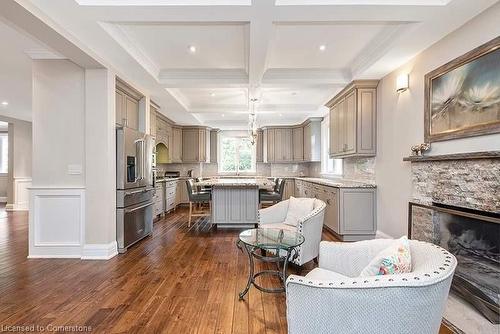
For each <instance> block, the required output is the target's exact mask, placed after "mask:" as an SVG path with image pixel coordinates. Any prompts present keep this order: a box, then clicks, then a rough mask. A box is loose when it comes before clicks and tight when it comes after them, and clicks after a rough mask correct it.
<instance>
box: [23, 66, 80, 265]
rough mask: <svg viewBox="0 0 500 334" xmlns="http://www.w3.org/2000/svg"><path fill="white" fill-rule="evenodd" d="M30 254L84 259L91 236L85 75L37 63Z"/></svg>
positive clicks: (31, 255) (70, 69) (35, 69)
mask: <svg viewBox="0 0 500 334" xmlns="http://www.w3.org/2000/svg"><path fill="white" fill-rule="evenodd" d="M32 103H33V122H32V124H33V159H32V164H33V168H32V188H31V189H30V214H29V257H81V252H82V247H83V243H84V240H85V237H84V226H85V169H84V162H85V129H84V123H85V73H84V70H83V69H82V68H81V67H79V66H77V65H75V64H74V63H72V62H71V61H68V60H34V61H33V101H32Z"/></svg>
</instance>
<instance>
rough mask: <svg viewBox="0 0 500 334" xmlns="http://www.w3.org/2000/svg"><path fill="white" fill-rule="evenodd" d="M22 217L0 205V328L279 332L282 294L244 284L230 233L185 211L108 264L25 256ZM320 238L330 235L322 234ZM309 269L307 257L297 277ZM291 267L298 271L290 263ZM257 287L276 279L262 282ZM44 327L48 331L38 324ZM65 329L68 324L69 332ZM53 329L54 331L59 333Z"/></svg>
mask: <svg viewBox="0 0 500 334" xmlns="http://www.w3.org/2000/svg"><path fill="white" fill-rule="evenodd" d="M27 221H28V215H27V213H21V212H16V213H5V211H1V210H0V326H3V328H6V326H11V325H18V326H19V325H24V326H30V325H34V326H36V325H39V326H49V325H51V326H62V325H66V326H90V327H91V329H92V332H93V333H125V332H127V333H286V312H285V296H284V294H267V293H262V292H260V291H258V290H256V289H255V288H253V287H252V288H251V289H250V292H249V293H248V294H247V296H246V297H245V300H244V301H239V300H238V292H239V291H240V290H242V289H243V287H244V286H245V284H246V279H247V257H246V255H245V254H243V253H241V252H240V251H239V250H238V249H237V247H236V246H235V242H236V240H237V235H238V231H236V230H222V229H219V230H217V229H214V228H211V227H210V225H209V224H208V223H207V221H206V219H200V220H198V222H197V223H196V224H195V225H194V226H191V228H188V227H187V211H186V210H185V209H181V210H178V211H177V212H175V213H173V214H170V215H168V216H167V217H165V218H163V219H162V220H160V221H158V222H156V223H155V225H154V231H153V236H152V237H150V238H147V239H145V240H144V241H142V242H140V243H139V244H137V245H136V246H134V247H132V248H131V249H129V251H128V252H127V253H126V254H124V255H119V256H116V257H115V258H113V259H111V260H109V261H81V260H70V259H27V258H26V256H27V248H28V241H27V236H28V231H27ZM323 238H324V239H325V240H333V239H334V237H333V235H331V234H330V233H327V232H325V233H324V234H323ZM313 267H314V263H313V262H312V261H311V263H309V264H308V265H306V268H305V269H304V270H303V274H305V273H306V272H307V271H308V270H310V269H311V268H313ZM292 270H293V271H297V268H292ZM261 282H262V284H265V285H271V284H273V283H274V284H276V282H275V281H272V279H271V278H265V279H264V280H263V281H261ZM46 328H47V327H46ZM73 329H74V328H73ZM60 332H62V330H60Z"/></svg>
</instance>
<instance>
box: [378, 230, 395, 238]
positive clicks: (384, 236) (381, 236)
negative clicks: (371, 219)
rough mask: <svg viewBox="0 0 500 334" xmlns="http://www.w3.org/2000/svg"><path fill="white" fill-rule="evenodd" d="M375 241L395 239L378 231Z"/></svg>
mask: <svg viewBox="0 0 500 334" xmlns="http://www.w3.org/2000/svg"><path fill="white" fill-rule="evenodd" d="M375 239H394V238H393V237H391V236H390V235H389V234H387V233H384V232H382V231H380V230H377V233H376V234H375Z"/></svg>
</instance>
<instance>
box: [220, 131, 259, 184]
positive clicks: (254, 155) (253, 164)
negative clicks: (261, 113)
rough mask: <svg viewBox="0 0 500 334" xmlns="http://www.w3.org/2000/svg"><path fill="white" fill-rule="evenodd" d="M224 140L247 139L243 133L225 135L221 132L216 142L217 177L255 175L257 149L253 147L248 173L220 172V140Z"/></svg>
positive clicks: (228, 132)
mask: <svg viewBox="0 0 500 334" xmlns="http://www.w3.org/2000/svg"><path fill="white" fill-rule="evenodd" d="M224 138H240V139H243V138H247V136H246V135H245V134H244V131H227V133H224V131H223V132H221V134H220V136H219V138H218V140H217V161H218V163H217V174H218V175H228V176H231V175H234V176H238V175H242V176H246V175H248V176H252V175H256V173H257V162H256V161H257V148H256V146H255V145H252V167H251V168H252V169H251V170H249V171H241V172H240V171H235V172H231V171H223V170H221V168H222V149H221V147H222V140H223V139H224Z"/></svg>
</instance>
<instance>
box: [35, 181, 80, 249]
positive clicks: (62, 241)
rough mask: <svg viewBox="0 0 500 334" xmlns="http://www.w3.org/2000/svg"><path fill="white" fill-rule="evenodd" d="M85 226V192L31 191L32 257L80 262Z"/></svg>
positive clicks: (67, 190) (38, 189) (72, 189)
mask: <svg viewBox="0 0 500 334" xmlns="http://www.w3.org/2000/svg"><path fill="white" fill-rule="evenodd" d="M84 223H85V190H84V189H81V188H31V199H30V215H29V239H30V242H29V257H30V258H41V257H42V258H52V257H54V258H67V257H75V258H80V257H81V255H82V248H83V243H84V240H85V239H84Z"/></svg>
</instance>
